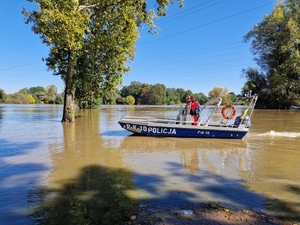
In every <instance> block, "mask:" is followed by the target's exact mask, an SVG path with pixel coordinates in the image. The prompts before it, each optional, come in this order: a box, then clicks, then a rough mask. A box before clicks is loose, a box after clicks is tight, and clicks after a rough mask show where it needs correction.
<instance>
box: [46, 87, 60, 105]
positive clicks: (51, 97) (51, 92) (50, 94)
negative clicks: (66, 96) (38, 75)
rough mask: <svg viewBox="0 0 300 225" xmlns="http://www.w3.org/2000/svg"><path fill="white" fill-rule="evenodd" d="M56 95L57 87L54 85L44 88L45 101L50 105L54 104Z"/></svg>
mask: <svg viewBox="0 0 300 225" xmlns="http://www.w3.org/2000/svg"><path fill="white" fill-rule="evenodd" d="M56 95H57V87H56V86H55V85H54V84H52V85H48V86H47V87H46V101H47V102H48V103H50V104H53V103H55V99H56Z"/></svg>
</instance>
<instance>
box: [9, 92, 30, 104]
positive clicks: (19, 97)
mask: <svg viewBox="0 0 300 225" xmlns="http://www.w3.org/2000/svg"><path fill="white" fill-rule="evenodd" d="M6 103H8V104H29V99H28V97H27V94H24V93H22V92H17V93H14V94H9V95H7V98H6Z"/></svg>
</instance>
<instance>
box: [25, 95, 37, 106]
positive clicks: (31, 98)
mask: <svg viewBox="0 0 300 225" xmlns="http://www.w3.org/2000/svg"><path fill="white" fill-rule="evenodd" d="M27 98H28V100H29V104H35V103H36V101H35V98H34V97H33V96H32V94H28V95H27Z"/></svg>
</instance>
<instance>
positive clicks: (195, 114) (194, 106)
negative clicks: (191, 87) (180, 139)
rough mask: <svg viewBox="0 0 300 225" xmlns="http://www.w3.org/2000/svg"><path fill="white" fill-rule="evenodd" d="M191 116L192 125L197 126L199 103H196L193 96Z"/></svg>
mask: <svg viewBox="0 0 300 225" xmlns="http://www.w3.org/2000/svg"><path fill="white" fill-rule="evenodd" d="M191 116H192V118H193V120H194V122H193V125H195V126H197V125H198V119H199V116H200V103H199V102H198V101H196V99H195V97H194V96H191Z"/></svg>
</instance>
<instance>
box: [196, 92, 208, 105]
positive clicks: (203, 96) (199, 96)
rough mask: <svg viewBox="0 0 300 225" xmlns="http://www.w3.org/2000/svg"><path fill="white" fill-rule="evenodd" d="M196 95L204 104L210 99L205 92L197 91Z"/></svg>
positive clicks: (201, 103)
mask: <svg viewBox="0 0 300 225" xmlns="http://www.w3.org/2000/svg"><path fill="white" fill-rule="evenodd" d="M194 96H195V98H196V99H197V101H198V102H199V103H200V105H204V103H205V102H207V100H208V99H209V98H208V97H207V96H205V94H203V93H196V94H194Z"/></svg>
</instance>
